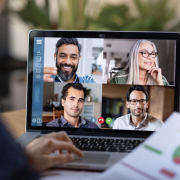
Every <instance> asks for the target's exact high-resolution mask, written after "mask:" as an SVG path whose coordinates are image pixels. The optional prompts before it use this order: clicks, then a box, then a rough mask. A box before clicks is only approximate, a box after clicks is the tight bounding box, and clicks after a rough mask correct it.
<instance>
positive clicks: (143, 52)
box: [139, 51, 158, 58]
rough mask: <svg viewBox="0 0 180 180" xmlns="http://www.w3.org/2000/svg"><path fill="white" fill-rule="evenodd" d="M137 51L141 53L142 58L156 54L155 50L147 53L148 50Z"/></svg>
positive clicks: (153, 56)
mask: <svg viewBox="0 0 180 180" xmlns="http://www.w3.org/2000/svg"><path fill="white" fill-rule="evenodd" d="M139 53H141V54H142V56H143V57H144V58H148V57H149V56H151V57H152V58H155V57H156V56H157V55H158V53H157V52H152V53H149V52H148V51H140V52H139Z"/></svg>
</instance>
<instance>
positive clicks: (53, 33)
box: [26, 30, 180, 137]
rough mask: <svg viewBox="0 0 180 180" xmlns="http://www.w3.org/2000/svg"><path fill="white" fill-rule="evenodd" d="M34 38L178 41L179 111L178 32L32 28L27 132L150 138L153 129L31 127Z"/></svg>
mask: <svg viewBox="0 0 180 180" xmlns="http://www.w3.org/2000/svg"><path fill="white" fill-rule="evenodd" d="M34 37H51V38H53V37H54V38H57V37H76V38H103V39H106V38H107V39H158V40H161V39H162V40H176V68H175V93H174V111H179V89H180V88H179V79H180V78H179V77H180V72H179V70H180V62H179V59H180V51H178V49H180V35H179V33H177V32H122V31H59V30H32V31H30V33H29V49H28V61H27V63H28V72H27V73H28V81H27V106H26V110H27V113H26V130H27V131H34V130H35V131H37V130H40V131H62V130H63V131H66V132H67V133H68V134H75V135H88V134H91V135H92V136H97V135H101V136H107V135H108V136H117V137H118V136H126V137H127V136H130V137H132V136H133V137H136V136H138V137H147V136H149V135H150V134H151V133H152V131H133V130H108V129H80V128H62V127H58V128H57V127H56V128H55V127H53V128H52V127H44V126H31V115H32V113H31V112H32V80H33V78H32V77H33V49H34Z"/></svg>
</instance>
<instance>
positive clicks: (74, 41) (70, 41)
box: [55, 38, 82, 55]
mask: <svg viewBox="0 0 180 180" xmlns="http://www.w3.org/2000/svg"><path fill="white" fill-rule="evenodd" d="M63 44H74V45H76V46H77V47H78V50H79V55H80V54H81V50H82V46H81V44H79V42H78V40H77V38H61V39H59V40H58V41H57V43H56V49H55V53H56V55H57V53H58V49H59V47H60V46H61V45H63Z"/></svg>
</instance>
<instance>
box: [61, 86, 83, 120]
mask: <svg viewBox="0 0 180 180" xmlns="http://www.w3.org/2000/svg"><path fill="white" fill-rule="evenodd" d="M67 92H68V95H67V97H66V99H65V100H64V99H62V106H64V117H65V118H67V119H68V117H75V118H77V117H79V115H80V114H81V112H82V109H83V106H84V91H83V90H77V89H75V88H73V87H70V88H69V89H68V91H67Z"/></svg>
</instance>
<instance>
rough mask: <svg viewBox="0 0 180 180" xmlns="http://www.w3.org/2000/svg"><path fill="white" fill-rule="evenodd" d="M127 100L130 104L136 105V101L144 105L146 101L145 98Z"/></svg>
mask: <svg viewBox="0 0 180 180" xmlns="http://www.w3.org/2000/svg"><path fill="white" fill-rule="evenodd" d="M129 102H130V104H131V105H136V104H137V103H138V102H139V103H141V104H143V105H144V104H146V103H147V100H146V99H140V100H137V99H131V100H129Z"/></svg>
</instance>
